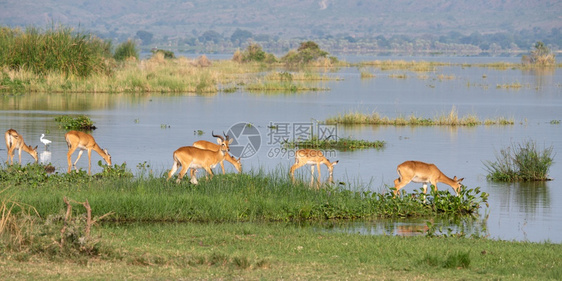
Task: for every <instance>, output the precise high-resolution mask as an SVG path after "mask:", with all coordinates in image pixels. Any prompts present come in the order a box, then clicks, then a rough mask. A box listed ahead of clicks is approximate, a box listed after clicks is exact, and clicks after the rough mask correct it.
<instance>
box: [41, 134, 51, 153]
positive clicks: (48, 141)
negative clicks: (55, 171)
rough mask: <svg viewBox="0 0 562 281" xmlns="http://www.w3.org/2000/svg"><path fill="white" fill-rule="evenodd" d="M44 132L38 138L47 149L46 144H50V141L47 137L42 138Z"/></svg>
mask: <svg viewBox="0 0 562 281" xmlns="http://www.w3.org/2000/svg"><path fill="white" fill-rule="evenodd" d="M44 137H45V134H41V137H40V138H39V140H40V141H41V142H42V143H43V144H44V145H45V149H47V145H49V144H51V142H52V141H50V140H48V139H44Z"/></svg>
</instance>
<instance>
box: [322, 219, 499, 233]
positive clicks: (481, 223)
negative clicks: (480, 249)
mask: <svg viewBox="0 0 562 281" xmlns="http://www.w3.org/2000/svg"><path fill="white" fill-rule="evenodd" d="M487 221H488V217H487V216H483V217H470V216H467V217H462V218H447V217H435V218H431V219H429V220H428V219H419V218H418V219H398V220H396V219H385V220H376V221H354V222H330V223H325V224H323V225H322V227H321V228H320V229H323V230H325V231H329V232H345V233H358V234H362V235H396V236H422V235H437V236H439V235H448V236H450V235H460V236H475V237H487V236H489V233H488V228H487Z"/></svg>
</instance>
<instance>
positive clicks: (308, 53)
mask: <svg viewBox="0 0 562 281" xmlns="http://www.w3.org/2000/svg"><path fill="white" fill-rule="evenodd" d="M327 56H328V52H326V51H323V50H321V49H320V47H319V46H318V44H316V43H315V42H313V41H307V42H303V43H301V45H300V46H299V48H298V49H297V50H296V51H294V50H291V51H289V52H288V53H287V54H286V55H285V56H284V57H283V58H281V61H282V62H284V63H285V64H288V65H299V64H308V63H311V62H313V61H316V60H318V59H321V58H327ZM330 60H332V61H334V60H335V59H334V58H330Z"/></svg>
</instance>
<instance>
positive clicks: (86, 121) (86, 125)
mask: <svg viewBox="0 0 562 281" xmlns="http://www.w3.org/2000/svg"><path fill="white" fill-rule="evenodd" d="M55 121H57V122H58V123H59V127H61V128H63V129H66V130H81V131H91V130H95V129H96V126H94V121H92V120H91V119H90V117H88V116H86V115H78V116H75V117H72V116H69V115H60V116H57V117H55Z"/></svg>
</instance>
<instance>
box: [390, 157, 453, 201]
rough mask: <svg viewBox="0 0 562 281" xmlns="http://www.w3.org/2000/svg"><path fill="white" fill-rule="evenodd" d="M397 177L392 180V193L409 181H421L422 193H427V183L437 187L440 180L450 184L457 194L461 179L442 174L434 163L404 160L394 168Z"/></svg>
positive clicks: (396, 192)
mask: <svg viewBox="0 0 562 281" xmlns="http://www.w3.org/2000/svg"><path fill="white" fill-rule="evenodd" d="M396 172H398V176H399V178H397V179H395V180H394V188H395V190H394V195H396V194H398V191H399V190H400V189H401V188H402V187H404V186H405V185H407V184H408V183H410V182H417V183H423V193H426V194H427V184H428V183H429V184H432V185H434V186H435V188H436V189H437V183H438V182H442V183H444V184H447V185H449V186H451V187H452V188H453V189H454V190H455V192H456V193H457V196H458V195H459V191H460V189H461V182H462V180H463V179H464V178H462V179H457V176H455V177H454V178H452V179H451V178H449V177H447V176H446V175H445V174H443V173H442V172H441V171H440V170H439V169H438V168H437V166H435V165H434V164H428V163H424V162H420V161H406V162H404V163H402V164H400V165H398V167H397V168H396Z"/></svg>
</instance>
